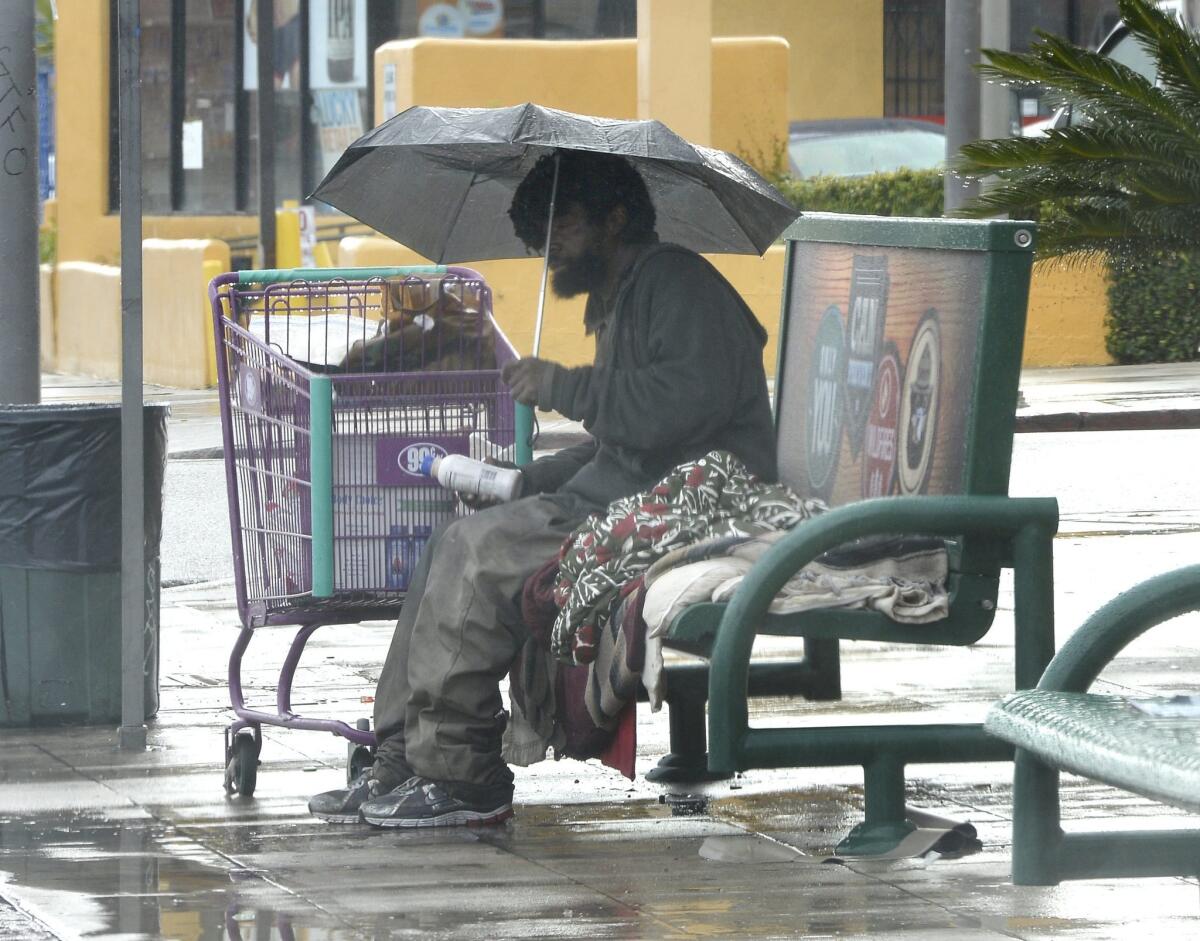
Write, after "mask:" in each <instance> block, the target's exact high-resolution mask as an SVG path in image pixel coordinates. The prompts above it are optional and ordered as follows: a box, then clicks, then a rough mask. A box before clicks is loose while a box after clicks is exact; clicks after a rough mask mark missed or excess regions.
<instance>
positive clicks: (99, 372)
mask: <svg viewBox="0 0 1200 941" xmlns="http://www.w3.org/2000/svg"><path fill="white" fill-rule="evenodd" d="M54 275H55V281H56V290H55V301H56V304H55V323H56V327H57V330H56V334H57V336H56V339H57V343H56V356H55V360H56V367H57V369H58V371H59V372H65V373H74V374H78V375H84V376H99V377H100V378H101V379H119V378H120V376H121V269H120V268H116V267H114V266H112V265H97V264H94V263H92V262H90V261H66V262H60V263H59V264H58V266H57V267H56V268H55V272H54Z"/></svg>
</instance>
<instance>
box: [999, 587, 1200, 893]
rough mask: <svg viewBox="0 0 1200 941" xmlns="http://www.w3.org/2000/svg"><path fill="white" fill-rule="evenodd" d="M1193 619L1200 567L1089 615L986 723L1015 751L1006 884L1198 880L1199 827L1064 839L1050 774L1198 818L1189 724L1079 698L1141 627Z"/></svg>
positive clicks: (1199, 768) (1199, 728)
mask: <svg viewBox="0 0 1200 941" xmlns="http://www.w3.org/2000/svg"><path fill="white" fill-rule="evenodd" d="M1196 610H1200V565H1193V566H1190V567H1188V568H1182V569H1177V570H1175V571H1173V572H1167V573H1166V574H1164V575H1159V576H1157V577H1156V578H1152V579H1150V580H1148V581H1145V582H1143V583H1142V584H1140V585H1138V586H1137V587H1136V588H1133V589H1131V590H1130V591H1128V592H1126V593H1125V594H1123V595H1120V596H1118V597H1117V598H1115V599H1113V600H1112V601H1111V602H1109V603H1108V604H1107V605H1105V606H1104V607H1103V608H1101V609H1100V610H1099V611H1097V612H1096V613H1095V614H1094V615H1092V617H1091V618H1089V619H1088V621H1087V622H1086V623H1085V624H1084V625H1083V627H1081V628H1080V629H1079V630H1078V631H1077V632H1076V633H1075V634H1073V635H1072V636H1071V639H1070V640H1069V641H1067V643H1066V644H1064V645H1063V648H1062V650H1060V651H1059V653H1058V655H1057V656H1055V658H1054V659H1053V661H1051V663H1050V666H1049V667H1048V668H1047V670H1046V672H1045V674H1044V675H1043V676H1042V679H1041V681H1040V682H1039V683H1038V686H1037V689H1034V690H1024V691H1021V692H1017V693H1014V694H1013V695H1011V696H1009V697H1007V698H1006V699H1004V700H1003V701H1001V702H1000V703H998V704H997V705H996V706H994V707H993V709H992V711H991V712H990V713H989V714H988V718H987V722H986V724H985V725H986V728H987V731H988V732H990V733H991V734H993V735H995V736H997V737H998V738H999V739H1001V740H1003V741H1005V742H1006V743H1009V744H1012V745H1015V746H1016V747H1017V754H1016V764H1015V766H1014V770H1013V866H1012V876H1013V882H1015V883H1016V884H1018V885H1057V884H1058V883H1059V882H1060V881H1062V880H1064V879H1100V878H1112V877H1115V876H1174V875H1179V876H1184V875H1192V876H1194V875H1200V828H1194V829H1190V830H1188V829H1184V830H1175V831H1167V830H1142V831H1133V830H1127V829H1122V830H1121V831H1119V832H1088V833H1064V832H1063V829H1062V825H1061V818H1060V803H1059V789H1058V784H1059V771H1060V770H1064V771H1070V772H1072V773H1074V774H1079V775H1082V776H1084V777H1087V778H1091V779H1093V780H1095V781H1099V782H1101V783H1103V784H1109V785H1112V786H1114V787H1119V788H1123V789H1125V790H1127V791H1132V792H1134V793H1136V794H1141V795H1142V796H1144V797H1149V798H1151V799H1153V800H1157V801H1160V802H1163V803H1168V804H1173V805H1175V806H1178V807H1182V808H1184V809H1186V810H1191V811H1193V812H1200V719H1196V718H1157V717H1152V716H1149V715H1145V714H1143V713H1139V712H1137V711H1135V710H1134V709H1133V708H1132V707H1131V706H1130V705H1129V702H1128V699H1126V698H1124V697H1118V696H1101V695H1097V694H1092V693H1088V691H1087V690H1088V688H1089V687H1090V686H1091V685H1092V683H1093V682H1094V681H1095V679H1096V678H1097V677H1098V676H1099V675H1100V672H1101V671H1102V670H1103V669H1104V667H1105V666H1107V665H1108V664H1109V663H1110V662H1111V661H1112V660H1113V658H1114V657H1116V655H1117V654H1118V653H1120V652H1121V650H1123V649H1124V648H1125V647H1126V646H1127V645H1128V644H1129V643H1130V642H1131V641H1133V640H1134V639H1135V638H1137V637H1139V636H1141V635H1142V634H1143V633H1145V632H1146V631H1147V630H1149V629H1150V628H1152V627H1154V626H1156V625H1158V624H1161V623H1163V622H1164V621H1168V620H1170V619H1171V618H1173V617H1176V616H1178V615H1180V614H1184V613H1187V612H1189V611H1196Z"/></svg>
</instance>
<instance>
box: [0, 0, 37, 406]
mask: <svg viewBox="0 0 1200 941" xmlns="http://www.w3.org/2000/svg"><path fill="white" fill-rule="evenodd" d="M33 26H34V12H33V0H24V2H23V3H19V2H9V3H0V166H2V167H3V169H4V172H3V173H2V174H0V181H2V182H0V220H2V221H0V258H3V259H4V263H3V264H0V335H3V337H4V341H3V343H0V404H19V403H20V404H23V403H31V402H37V401H38V400H39V398H40V397H41V373H40V370H39V365H38V360H39V357H40V355H41V354H40V350H39V327H38V133H37V101H36V100H35V98H34V90H35V89H36V88H37V71H36V62H35V58H34V52H33Z"/></svg>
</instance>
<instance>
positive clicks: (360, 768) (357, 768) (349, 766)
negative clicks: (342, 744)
mask: <svg viewBox="0 0 1200 941" xmlns="http://www.w3.org/2000/svg"><path fill="white" fill-rule="evenodd" d="M354 727H355V728H356V729H358V730H359V731H360V732H369V731H370V730H371V720H370V719H359V720H358V721H357V722H355V723H354ZM373 764H375V749H374V748H372V747H371V746H370V745H355V744H354V743H353V742H347V743H346V781H347V783H349V782H350V781H353V780H354V779H355V778H357V777H358V776H359V775H360V774H362V773H363V772H364V771H366V770H367V769H368V768H369V767H371V765H373Z"/></svg>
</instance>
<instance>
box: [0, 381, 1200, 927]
mask: <svg viewBox="0 0 1200 941" xmlns="http://www.w3.org/2000/svg"><path fill="white" fill-rule="evenodd" d="M1047 372H1049V371H1047ZM1054 372H1055V373H1058V372H1059V371H1054ZM1068 373H1069V375H1067V376H1063V375H1059V376H1056V377H1045V376H1044V374H1043V373H1042V372H1039V373H1037V374H1028V373H1027V374H1026V375H1025V376H1024V377H1023V380H1022V389H1023V390H1024V392H1025V395H1026V399H1027V401H1028V405H1027V406H1026V408H1025V409H1023V412H1026V413H1028V414H1034V413H1036V412H1037V411H1038V410H1039V409H1044V411H1045V413H1047V414H1049V413H1057V412H1068V411H1070V410H1071V409H1072V408H1074V410H1075V411H1076V412H1080V411H1094V410H1098V409H1097V406H1105V407H1110V408H1124V409H1127V410H1129V411H1146V410H1153V409H1158V410H1161V408H1160V406H1162V403H1163V402H1165V401H1168V400H1170V401H1172V402H1174V399H1173V398H1171V397H1172V396H1174V398H1178V399H1180V400H1182V403H1183V404H1182V405H1180V406H1179V407H1183V408H1190V407H1192V406H1194V405H1196V404H1198V403H1197V399H1198V398H1200V396H1198V395H1197V393H1195V392H1192V391H1191V390H1194V389H1200V382H1198V381H1197V380H1200V369H1198V368H1196V367H1195V366H1192V367H1188V368H1184V369H1180V370H1176V369H1175V368H1173V367H1163V368H1162V372H1160V373H1154V374H1152V375H1151V376H1150V377H1149V378H1146V377H1142V378H1136V377H1132V378H1128V379H1125V378H1122V374H1118V373H1108V374H1105V373H1101V374H1100V376H1099V379H1096V378H1088V379H1084V378H1082V374H1080V373H1076V372H1075V371H1068ZM1189 387H1190V388H1189ZM49 391H50V392H51V393H52V394H47V396H46V398H47V399H50V398H52V397H53V396H60V397H63V398H66V397H68V396H70V395H72V394H74V395H75V396H76V397H78V398H96V397H99V396H100V395H111V394H112V393H113V391H114V389H113V387H112V386H111V385H104V384H88V383H84V382H76V381H63V382H60V383H57V384H56V385H52V387H51V389H50V390H49ZM80 393H82V394H80ZM157 394H160V395H162V396H163V397H166V398H169V399H171V401H172V402H173V404H174V405H175V412H174V415H173V418H172V425H171V435H172V444H171V453H172V455H173V456H174V457H176V458H179V457H182V456H191V458H192V459H191V460H172V461H171V462H170V466H169V469H168V495H167V499H168V506H167V509H168V513H169V514H170V513H172V512H173V511H172V510H171V507H172V505H174V504H175V503H176V502H177V501H179V500H182V499H184V497H185V496H186V497H187V498H188V499H190V500H193V501H194V503H190V504H187V505H188V506H189V507H192V509H189V510H188V511H187V512H186V513H184V512H182V511H180V515H178V516H176V517H174V518H173V519H171V520H168V525H167V528H166V530H165V539H166V542H165V544H164V577H165V573H166V571H167V567H168V559H167V557H166V556H167V555H168V554H170V555H171V557H172V559H173V561H172V562H171V567H172V570H173V571H174V572H175V573H176V574H175V575H174V576H173V577H172V579H170V580H169V582H170V586H169V587H166V588H165V590H164V592H163V610H162V664H161V687H162V708H161V710H160V713H159V715H158V717H157V719H155V720H154V721H153V722H152V723H151V724H150V735H149V748H148V749H147V750H146V751H145V752H138V753H123V752H121V751H119V750H118V749H117V748H116V747H115V738H116V737H115V731H114V730H113V729H111V728H104V727H94V728H39V729H5V730H4V732H3V738H4V745H5V747H4V749H3V751H2V752H0V939H40V938H103V937H113V936H120V937H123V938H159V937H162V938H181V939H217V938H229V939H233V938H244V939H247V941H248V939H252V938H254V939H279V941H287V939H292V938H305V939H309V941H321V939H393V938H394V939H399V938H435V939H436V938H466V939H497V938H585V937H586V938H700V937H702V938H736V937H748V938H751V937H752V938H793V937H809V938H822V937H825V938H829V937H865V938H878V937H886V938H898V939H899V938H912V939H918V938H919V939H928V938H934V939H936V938H946V939H975V938H1027V939H1040V938H1069V939H1085V938H1086V939H1096V938H1125V937H1129V938H1139V939H1140V938H1143V937H1152V938H1159V937H1161V938H1185V937H1195V936H1197V935H1200V883H1198V882H1197V880H1195V879H1131V880H1095V881H1086V882H1079V883H1072V884H1064V885H1062V886H1059V887H1054V888H1027V887H1021V888H1018V887H1014V886H1012V885H1011V883H1010V881H1009V874H1008V867H1009V863H1010V840H1011V812H1012V807H1011V787H1010V778H1011V766H1009V765H1007V764H966V765H947V766H939V765H917V766H912V767H910V768H909V770H908V781H909V794H908V799H909V802H910V803H911V804H913V805H915V806H918V807H921V808H923V809H926V810H929V811H932V812H935V813H938V814H941V815H943V816H946V817H950V818H953V819H955V820H958V821H970V822H971V823H972V824H973V825H974V826H975V827H976V829H977V831H978V834H979V837H980V840H981V841H982V850H981V851H980V852H978V853H975V854H973V855H968V856H965V857H963V858H959V859H954V858H939V857H936V856H930V857H925V858H916V859H905V860H898V861H892V862H882V861H875V862H852V863H849V864H832V863H826V862H823V860H824V859H825V858H826V857H827V856H828V854H829V852H830V850H831V848H832V846H833V845H834V844H836V843H837V841H838V840H839V839H840V838H841V837H842V836H843V835H844V834H845V832H846V831H847V830H848V829H849V828H850V826H852V825H853V824H854V823H855V822H857V820H858V819H859V817H860V815H861V804H862V791H861V783H862V772H861V769H858V768H834V769H820V770H784V771H775V772H768V771H755V772H752V773H748V774H746V775H744V776H742V777H741V778H739V779H738V780H736V781H733V782H719V783H716V784H712V785H709V786H707V787H706V788H705V789H704V793H705V796H707V797H708V804H707V807H706V812H704V813H702V814H699V815H697V816H689V817H676V816H672V814H671V808H670V806H669V805H667V804H665V803H661V802H660V797H661V796H662V793H663V792H662V791H661V789H660V788H658V787H656V786H654V785H651V784H648V783H647V782H646V781H645V780H644V777H643V776H642V775H644V773H645V771H646V770H647V769H648V768H649V767H651V766H652V765H653V763H654V762H655V761H657V759H658V757H659V756H660V755H661V754H663V752H665V751H666V747H667V720H666V715H665V714H661V713H660V714H652V713H650V712H649V710H648V709H647V708H646V707H644V706H643V707H641V709H640V711H639V721H638V740H639V747H638V777H637V779H636V780H635V781H632V782H631V781H628V780H626V779H625V778H623V777H621V776H620V775H618V774H617V773H616V772H614V771H611V770H610V769H607V768H604V767H602V766H601V765H599V764H598V763H596V762H587V763H580V762H574V761H562V762H544V763H542V764H541V765H538V766H535V767H533V768H530V769H525V770H519V771H518V777H517V801H516V802H517V814H516V816H515V818H514V819H513V820H512V821H510V822H509V823H507V824H506V825H504V826H502V827H499V828H495V829H483V830H447V831H443V832H430V833H395V832H384V831H376V830H372V829H369V828H366V827H360V826H348V827H343V826H331V825H326V824H322V823H320V822H318V821H315V820H313V819H312V818H310V817H309V816H308V815H307V813H306V812H305V802H306V801H307V798H308V796H309V795H310V794H311V793H313V792H315V791H318V790H323V789H327V788H331V787H335V786H338V785H339V783H340V781H342V780H343V775H344V770H343V766H344V762H345V758H346V746H345V743H344V742H343V741H341V740H340V739H336V738H334V737H332V736H329V735H322V734H317V733H308V732H284V731H281V730H275V729H265V730H264V736H265V744H264V747H263V752H262V756H261V758H262V765H261V767H260V769H259V777H258V789H257V791H256V793H255V795H254V797H252V798H244V797H228V796H226V795H225V793H224V791H223V789H222V787H221V782H222V757H223V755H222V752H223V740H222V729H223V727H224V726H225V724H226V723H227V722H228V721H229V714H228V710H227V708H226V707H227V705H228V691H227V688H226V685H225V683H226V680H225V669H226V663H227V660H228V656H229V652H230V650H231V648H232V646H233V641H234V638H235V637H236V633H237V614H236V609H235V607H234V604H233V585H232V572H231V571H230V570H229V569H228V568H225V569H223V570H222V569H221V564H217V565H215V566H214V568H213V574H212V577H207V575H208V574H209V572H208V570H207V569H203V567H202V565H201V561H199V560H195V559H191V558H189V557H186V556H185V555H184V554H183V553H184V550H185V549H187V548H188V547H186V546H183V545H182V543H184V542H193V543H197V542H201V543H202V540H200V538H199V537H200V533H199V530H201V529H204V528H212V526H215V525H217V524H216V523H211V524H210V523H208V522H198V520H200V519H203V520H207V519H208V518H207V517H200V516H199V515H198V514H200V513H201V512H202V511H203V510H204V508H205V507H206V506H207V507H208V509H210V510H211V509H212V508H213V507H214V505H215V512H216V516H217V517H219V514H220V510H221V509H222V507H221V505H222V504H223V501H224V490H223V485H224V475H223V470H221V464H220V462H219V461H217V460H213V459H211V452H208V453H209V454H210V456H208V457H206V456H204V455H205V453H206V450H205V449H211V448H213V447H214V446H215V445H216V444H217V443H219V436H218V437H216V438H213V437H212V432H213V428H214V427H216V425H215V424H214V422H215V397H214V396H213V395H212V393H172V392H170V391H169V390H166V391H163V392H161V393H157ZM1111 399H1115V400H1116V401H1115V403H1114V402H1111V401H1108V400H1111ZM1144 406H1148V407H1149V408H1147V407H1144ZM1171 407H1175V406H1174V404H1173V405H1172V406H1171ZM210 409H212V413H211V414H210V413H209V410H210ZM547 430H548V429H547ZM564 430H566V429H564ZM1198 456H1200V431H1196V430H1172V431H1164V430H1160V431H1104V432H1097V433H1094V434H1075V433H1072V434H1053V433H1048V434H1027V435H1019V436H1018V438H1017V442H1016V446H1015V449H1014V466H1013V481H1012V488H1011V492H1012V493H1013V494H1015V495H1022V496H1040V495H1054V496H1057V497H1058V498H1059V500H1060V504H1061V508H1062V520H1063V522H1062V525H1061V533H1060V536H1059V538H1058V539H1057V540H1056V544H1055V567H1056V572H1055V579H1056V581H1055V585H1056V589H1055V598H1056V606H1057V619H1058V640H1059V643H1060V644H1061V642H1062V641H1063V640H1065V638H1066V637H1067V636H1069V634H1070V632H1071V630H1073V628H1074V627H1075V626H1076V625H1077V624H1079V623H1080V622H1081V621H1082V620H1083V619H1084V618H1085V617H1086V616H1087V615H1088V614H1089V613H1090V612H1091V611H1093V610H1095V608H1097V607H1099V605H1100V604H1102V603H1103V602H1104V601H1106V600H1107V599H1108V598H1110V597H1111V596H1112V595H1114V594H1116V593H1117V592H1118V591H1120V590H1122V589H1123V588H1126V587H1129V586H1131V585H1133V584H1135V583H1136V582H1138V581H1140V580H1141V579H1144V578H1146V577H1149V576H1150V575H1153V574H1157V573H1158V572H1161V571H1164V570H1166V569H1169V568H1173V567H1177V566H1180V565H1184V564H1188V563H1192V562H1194V561H1195V559H1196V558H1197V557H1200V478H1198V476H1197V475H1196V473H1195V467H1196V461H1197V457H1198ZM219 535H221V538H224V539H225V540H226V543H227V540H228V534H227V531H226V532H225V533H224V534H219ZM197 573H200V574H204V575H205V576H206V577H204V578H199V577H197ZM1011 602H1012V599H1011V592H1010V591H1009V590H1008V589H1007V588H1005V589H1004V590H1003V591H1002V595H1001V603H1000V610H999V611H998V614H997V619H996V624H995V626H994V627H993V628H992V630H991V631H990V632H989V633H988V635H987V636H986V637H985V638H983V640H982V641H981V642H980V643H978V644H976V645H974V646H971V647H968V648H955V649H940V650H933V651H931V650H928V649H924V648H922V649H916V648H910V647H906V646H903V645H889V644H866V643H861V644H845V645H843V648H844V654H843V659H844V678H845V698H844V700H843V701H842V702H836V703H814V704H807V703H804V702H795V701H789V700H784V699H768V700H755V701H753V702H752V705H751V710H752V715H751V721H752V722H754V721H755V720H756V719H767V718H768V717H769V719H770V721H771V722H773V723H779V724H788V723H801V722H812V723H827V724H832V723H842V722H847V721H854V722H864V723H872V722H895V721H905V720H906V719H911V718H914V717H919V718H920V719H922V720H925V719H928V720H932V721H939V720H940V721H972V720H974V719H977V718H980V717H981V716H982V715H983V713H984V712H985V711H986V709H987V707H988V705H989V704H990V703H991V702H993V701H994V700H995V699H997V698H999V697H1000V696H1001V695H1003V694H1004V693H1005V692H1006V691H1008V690H1009V689H1011V686H1012V683H1011V670H1012V661H1013V650H1012V613H1011V609H1012V604H1011ZM1197 629H1200V618H1198V617H1197V616H1194V615H1193V616H1189V617H1186V618H1182V619H1179V620H1177V621H1175V622H1173V623H1171V624H1169V625H1165V626H1164V627H1163V628H1160V629H1158V630H1156V631H1154V632H1152V633H1151V634H1150V635H1147V637H1145V638H1143V639H1142V640H1140V641H1138V643H1137V644H1136V645H1135V646H1134V647H1133V648H1131V649H1130V651H1129V652H1128V655H1127V656H1125V657H1123V658H1121V659H1120V660H1119V661H1118V662H1117V664H1115V665H1114V667H1113V668H1112V669H1111V670H1109V671H1108V672H1106V674H1105V677H1104V679H1103V680H1102V682H1101V687H1100V688H1102V689H1105V690H1110V691H1111V690H1120V691H1122V692H1129V691H1135V692H1138V693H1145V694H1155V693H1174V692H1181V691H1186V690H1192V691H1195V690H1200V655H1198V652H1197V645H1196V643H1195V636H1196V631H1197ZM390 635H391V625H389V624H382V623H373V624H364V625H356V626H347V627H327V628H322V629H321V630H320V631H318V632H317V633H316V634H315V635H314V637H313V639H312V641H311V642H310V644H309V648H308V650H307V652H306V654H305V657H304V659H303V660H302V662H301V665H300V668H299V671H298V673H297V678H296V682H295V687H294V688H295V695H294V703H293V705H294V706H295V708H296V709H297V711H300V712H305V713H311V714H314V715H319V716H332V717H336V718H342V719H345V720H347V721H353V720H354V719H357V718H359V717H361V716H367V715H369V714H370V712H371V704H370V702H369V701H368V700H369V697H370V695H371V693H372V692H373V688H374V680H375V678H376V676H377V674H378V669H379V665H380V663H381V661H382V657H383V653H384V651H385V650H386V646H387V643H388V640H389V638H390ZM291 637H292V629H290V628H277V629H271V630H263V631H259V632H258V633H257V634H256V636H255V640H254V643H253V644H252V646H251V649H250V652H249V653H248V654H247V657H246V666H245V671H244V675H245V679H246V682H247V686H248V697H249V698H250V700H251V701H252V702H254V701H257V702H260V703H266V704H268V705H269V704H270V703H271V702H273V700H274V685H275V678H276V676H277V672H278V666H279V664H280V662H281V661H282V659H283V656H284V653H285V651H286V648H287V645H288V644H289V643H290V640H291ZM790 650H791V647H790V642H787V641H777V642H774V643H773V644H772V645H771V646H770V647H769V648H768V650H767V652H768V653H770V654H773V655H786V654H788V653H789V651H790ZM1066 784H1067V789H1068V794H1067V797H1066V801H1065V816H1066V817H1067V818H1068V821H1069V824H1070V825H1071V826H1080V827H1088V826H1097V827H1105V826H1110V827H1111V826H1114V825H1116V826H1160V825H1161V826H1164V827H1170V826H1175V825H1187V824H1188V823H1189V822H1191V821H1194V819H1195V818H1187V817H1186V816H1184V815H1182V814H1177V813H1176V812H1175V811H1172V810H1170V809H1169V808H1165V807H1162V806H1160V805H1157V804H1153V803H1151V802H1148V801H1143V800H1141V799H1138V798H1133V797H1130V796H1129V795H1125V794H1122V793H1120V792H1117V791H1112V790H1110V789H1107V788H1103V787H1099V786H1096V785H1093V784H1090V783H1088V782H1086V781H1081V780H1078V779H1072V778H1067V779H1066ZM1114 818H1116V820H1115V822H1114Z"/></svg>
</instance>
